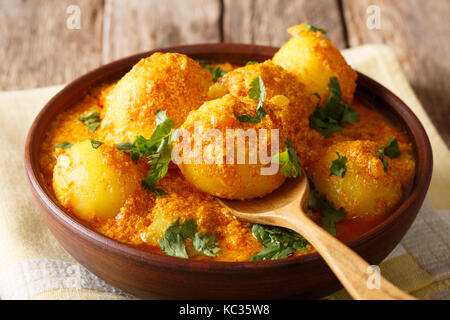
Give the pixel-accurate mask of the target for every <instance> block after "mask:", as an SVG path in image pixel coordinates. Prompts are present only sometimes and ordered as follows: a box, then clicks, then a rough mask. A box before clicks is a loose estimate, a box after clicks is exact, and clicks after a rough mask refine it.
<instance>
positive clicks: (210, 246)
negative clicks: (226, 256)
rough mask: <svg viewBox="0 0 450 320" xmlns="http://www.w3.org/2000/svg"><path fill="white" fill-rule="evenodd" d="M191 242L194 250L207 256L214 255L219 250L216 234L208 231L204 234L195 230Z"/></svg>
mask: <svg viewBox="0 0 450 320" xmlns="http://www.w3.org/2000/svg"><path fill="white" fill-rule="evenodd" d="M192 244H193V245H194V249H195V251H197V252H198V253H201V254H203V255H205V256H208V257H215V256H216V255H217V253H218V252H219V251H220V248H219V244H218V243H217V241H216V236H214V235H213V234H211V233H208V232H206V233H205V234H204V235H202V233H201V232H196V233H195V235H194V238H193V239H192Z"/></svg>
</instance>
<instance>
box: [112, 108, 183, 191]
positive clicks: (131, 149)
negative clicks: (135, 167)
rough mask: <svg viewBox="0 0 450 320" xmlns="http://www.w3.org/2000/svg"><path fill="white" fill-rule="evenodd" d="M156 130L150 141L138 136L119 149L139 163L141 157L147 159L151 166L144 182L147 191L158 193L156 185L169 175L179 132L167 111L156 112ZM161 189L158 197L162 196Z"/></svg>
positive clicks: (121, 144)
mask: <svg viewBox="0 0 450 320" xmlns="http://www.w3.org/2000/svg"><path fill="white" fill-rule="evenodd" d="M155 116H156V124H157V126H156V129H155V131H153V133H152V136H151V137H150V139H146V138H144V137H143V136H137V137H136V139H135V141H134V142H133V143H131V142H122V143H119V144H117V145H116V146H117V148H118V149H119V150H121V151H123V152H127V153H129V154H130V157H131V160H133V161H134V162H137V161H138V160H139V158H140V157H146V158H147V160H148V163H149V164H150V165H151V167H150V170H149V172H148V175H147V177H146V178H145V179H144V180H142V185H143V186H144V188H146V189H150V190H152V191H156V185H157V183H158V182H159V180H161V179H162V178H163V177H164V176H165V175H166V173H167V170H168V168H169V163H170V161H171V156H172V142H173V141H174V140H176V139H178V130H176V129H174V127H175V122H174V121H173V120H172V119H169V118H167V115H166V111H160V110H158V111H156V112H155ZM162 192H164V191H163V190H161V189H158V191H156V195H162V194H163V193H162Z"/></svg>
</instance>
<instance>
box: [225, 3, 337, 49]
mask: <svg viewBox="0 0 450 320" xmlns="http://www.w3.org/2000/svg"><path fill="white" fill-rule="evenodd" d="M223 22H224V23H223V32H224V40H225V42H240V43H255V44H262V45H273V46H280V45H282V44H283V43H284V42H286V41H287V40H288V39H289V37H290V36H289V34H288V33H287V32H286V29H287V28H288V27H290V26H292V25H296V24H300V23H306V22H307V23H310V24H312V25H314V26H317V27H320V28H324V29H326V30H327V31H328V33H327V36H328V37H329V39H331V40H332V41H333V42H334V43H335V45H336V46H337V47H338V48H340V49H342V48H345V46H346V43H345V35H344V28H343V24H342V19H341V15H340V12H339V6H338V2H337V1H335V0H314V1H310V0H309V1H308V0H224V17H223Z"/></svg>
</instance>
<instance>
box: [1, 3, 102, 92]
mask: <svg viewBox="0 0 450 320" xmlns="http://www.w3.org/2000/svg"><path fill="white" fill-rule="evenodd" d="M70 5H76V6H78V7H79V9H80V29H69V28H68V27H67V19H68V18H70V17H73V16H72V14H73V13H74V12H69V13H67V8H68V7H69V6H70ZM75 10H76V9H75ZM102 16H103V2H102V0H51V1H45V0H31V1H17V0H16V1H11V0H1V1H0V21H1V23H0V60H1V61H2V63H1V64H0V90H13V89H26V88H34V87H40V86H47V85H53V84H60V83H64V82H67V81H70V80H72V79H74V78H76V77H77V76H79V75H81V74H83V73H85V72H87V71H89V70H91V69H93V68H95V67H97V66H98V65H100V63H101V31H102ZM70 21H72V22H74V20H70ZM70 21H69V22H70Z"/></svg>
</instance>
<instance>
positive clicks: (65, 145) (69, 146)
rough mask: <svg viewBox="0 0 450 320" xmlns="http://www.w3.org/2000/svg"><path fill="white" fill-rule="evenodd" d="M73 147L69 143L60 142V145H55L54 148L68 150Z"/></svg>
mask: <svg viewBox="0 0 450 320" xmlns="http://www.w3.org/2000/svg"><path fill="white" fill-rule="evenodd" d="M72 146H73V143H69V142H67V141H64V142H61V143H60V144H57V145H56V148H61V149H69V148H71V147H72Z"/></svg>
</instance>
